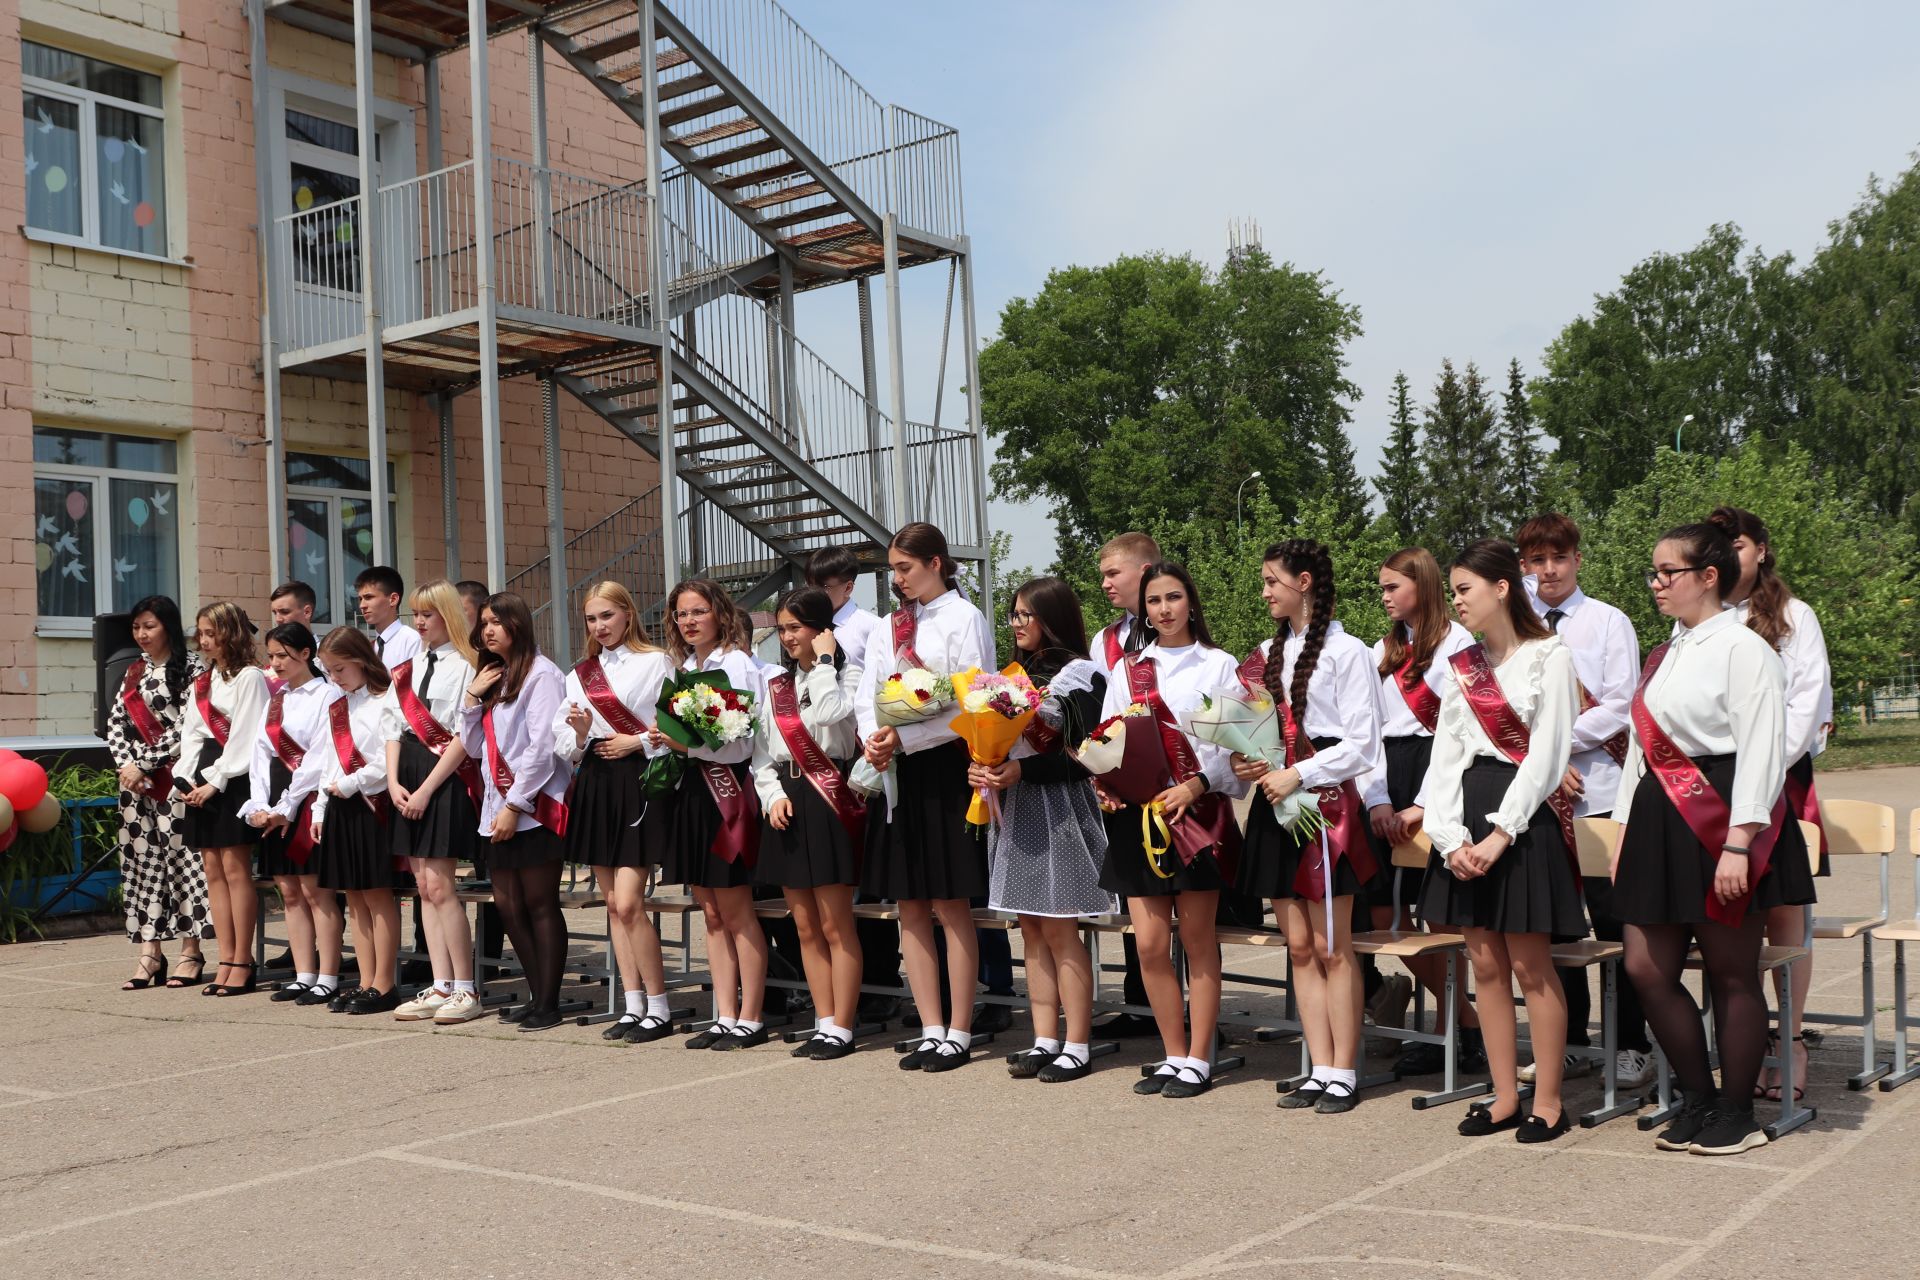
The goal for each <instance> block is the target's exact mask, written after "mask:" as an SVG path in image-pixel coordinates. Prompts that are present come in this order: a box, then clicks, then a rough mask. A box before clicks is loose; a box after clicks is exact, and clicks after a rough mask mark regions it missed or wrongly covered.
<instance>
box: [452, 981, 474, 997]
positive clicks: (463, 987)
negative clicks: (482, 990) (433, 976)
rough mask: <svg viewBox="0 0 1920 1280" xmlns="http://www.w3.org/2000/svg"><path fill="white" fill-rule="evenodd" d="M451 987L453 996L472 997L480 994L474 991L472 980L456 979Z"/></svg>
mask: <svg viewBox="0 0 1920 1280" xmlns="http://www.w3.org/2000/svg"><path fill="white" fill-rule="evenodd" d="M451 987H452V991H453V994H455V995H469V996H471V995H477V994H479V993H478V992H477V991H476V990H475V989H474V985H473V979H472V978H455V979H454V980H453V982H452V984H451Z"/></svg>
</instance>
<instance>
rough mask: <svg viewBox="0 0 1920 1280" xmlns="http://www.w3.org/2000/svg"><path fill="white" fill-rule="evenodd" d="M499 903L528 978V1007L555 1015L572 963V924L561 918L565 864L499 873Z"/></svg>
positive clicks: (495, 892)
mask: <svg viewBox="0 0 1920 1280" xmlns="http://www.w3.org/2000/svg"><path fill="white" fill-rule="evenodd" d="M493 900H494V903H495V904H496V905H497V906H498V907H499V908H500V921H501V923H502V924H504V925H505V926H506V930H507V937H508V938H509V939H511V940H512V942H513V953H514V955H516V956H518V957H519V958H520V967H521V968H522V969H525V970H526V973H527V994H528V1003H530V1004H531V1005H532V1006H533V1008H534V1009H535V1010H536V1011H539V1012H542V1013H550V1012H552V1011H554V1010H556V1009H558V1008H559V1007H560V977H561V974H562V972H563V970H564V969H565V967H566V963H567V922H566V920H565V919H564V918H563V917H562V916H561V914H560V864H559V863H558V862H543V863H540V864H539V865H538V866H532V867H496V868H495V869H494V872H493Z"/></svg>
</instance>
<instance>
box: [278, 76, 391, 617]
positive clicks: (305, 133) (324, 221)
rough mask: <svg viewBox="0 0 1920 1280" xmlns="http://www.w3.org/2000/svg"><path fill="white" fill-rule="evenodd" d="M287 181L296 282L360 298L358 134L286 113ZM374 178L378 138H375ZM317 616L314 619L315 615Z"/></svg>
mask: <svg viewBox="0 0 1920 1280" xmlns="http://www.w3.org/2000/svg"><path fill="white" fill-rule="evenodd" d="M286 130H287V179H288V187H287V189H288V192H289V193H290V196H291V199H292V201H293V211H294V212H295V213H300V214H305V213H307V212H308V211H309V210H315V211H317V212H314V213H313V214H312V215H311V216H309V217H303V218H300V219H298V220H297V221H296V222H295V223H294V235H293V270H294V277H293V278H294V279H295V280H296V281H297V282H299V283H300V284H303V285H311V286H313V287H314V288H315V289H320V290H328V291H333V292H338V293H341V294H351V295H354V296H356V297H357V296H358V295H359V292H360V245H359V243H358V239H359V216H360V206H359V204H358V203H341V202H342V201H352V200H353V198H354V197H355V196H357V195H359V194H360V159H359V157H360V133H359V130H357V129H356V128H354V126H353V125H351V124H342V123H341V122H339V121H337V120H328V119H325V118H323V117H321V116H317V115H312V114H310V113H308V112H305V111H300V110H296V109H295V108H292V107H289V108H287V122H286ZM373 156H374V165H375V173H376V176H377V175H378V166H379V161H380V137H379V135H378V134H377V133H376V134H375V135H374V146H373ZM316 616H318V615H316Z"/></svg>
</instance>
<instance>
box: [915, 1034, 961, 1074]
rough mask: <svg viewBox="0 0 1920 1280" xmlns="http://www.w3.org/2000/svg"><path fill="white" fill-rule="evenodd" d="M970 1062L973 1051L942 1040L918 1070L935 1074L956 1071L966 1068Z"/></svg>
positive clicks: (950, 1041)
mask: <svg viewBox="0 0 1920 1280" xmlns="http://www.w3.org/2000/svg"><path fill="white" fill-rule="evenodd" d="M972 1061H973V1050H972V1049H971V1048H966V1049H962V1048H961V1047H960V1046H959V1045H958V1044H956V1043H955V1042H954V1041H952V1040H943V1041H941V1042H940V1047H939V1048H937V1049H935V1050H934V1051H933V1052H932V1053H931V1054H929V1055H928V1056H927V1060H926V1061H925V1062H923V1063H921V1064H920V1069H921V1070H922V1071H928V1072H933V1073H936V1074H937V1073H939V1072H942V1071H958V1070H959V1069H960V1068H961V1067H964V1066H966V1065H967V1064H968V1063H969V1062H972Z"/></svg>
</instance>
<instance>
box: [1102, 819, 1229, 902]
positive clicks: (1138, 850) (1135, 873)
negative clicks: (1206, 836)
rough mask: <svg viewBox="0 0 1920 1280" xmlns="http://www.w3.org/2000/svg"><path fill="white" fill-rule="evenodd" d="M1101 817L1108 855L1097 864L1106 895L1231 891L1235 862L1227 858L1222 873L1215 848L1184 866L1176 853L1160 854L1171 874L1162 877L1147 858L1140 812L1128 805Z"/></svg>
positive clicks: (1156, 895) (1157, 895)
mask: <svg viewBox="0 0 1920 1280" xmlns="http://www.w3.org/2000/svg"><path fill="white" fill-rule="evenodd" d="M1104 817H1105V820H1106V828H1107V852H1106V856H1105V857H1104V858H1103V859H1102V860H1101V863H1100V887H1101V888H1102V889H1105V890H1106V891H1107V892H1109V893H1117V894H1119V895H1120V896H1121V897H1122V898H1171V897H1175V896H1176V895H1178V894H1182V893H1231V892H1232V891H1233V862H1234V859H1233V857H1232V856H1231V855H1229V857H1228V859H1227V863H1228V865H1227V867H1226V868H1225V869H1224V870H1223V869H1222V867H1221V863H1220V857H1219V854H1220V850H1219V848H1218V847H1217V846H1216V847H1214V848H1212V849H1208V850H1207V851H1205V852H1204V853H1202V854H1200V855H1199V856H1198V857H1196V858H1195V859H1194V860H1193V861H1192V862H1190V863H1187V864H1186V865H1184V866H1183V865H1181V862H1180V854H1179V852H1178V851H1177V850H1174V849H1169V850H1167V851H1166V852H1165V853H1163V854H1161V855H1160V870H1161V871H1163V872H1171V873H1172V874H1171V876H1170V877H1168V878H1162V877H1161V876H1160V875H1158V874H1156V873H1155V872H1154V870H1153V866H1152V864H1151V863H1150V862H1149V861H1148V858H1147V846H1146V841H1145V838H1144V837H1143V835H1142V834H1141V830H1140V810H1139V809H1138V808H1137V807H1136V806H1134V805H1128V806H1126V807H1125V808H1124V809H1119V810H1116V811H1115V812H1113V813H1108V814H1105V815H1104ZM1122 905H1123V906H1124V905H1125V904H1124V903H1123V904H1122Z"/></svg>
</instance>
